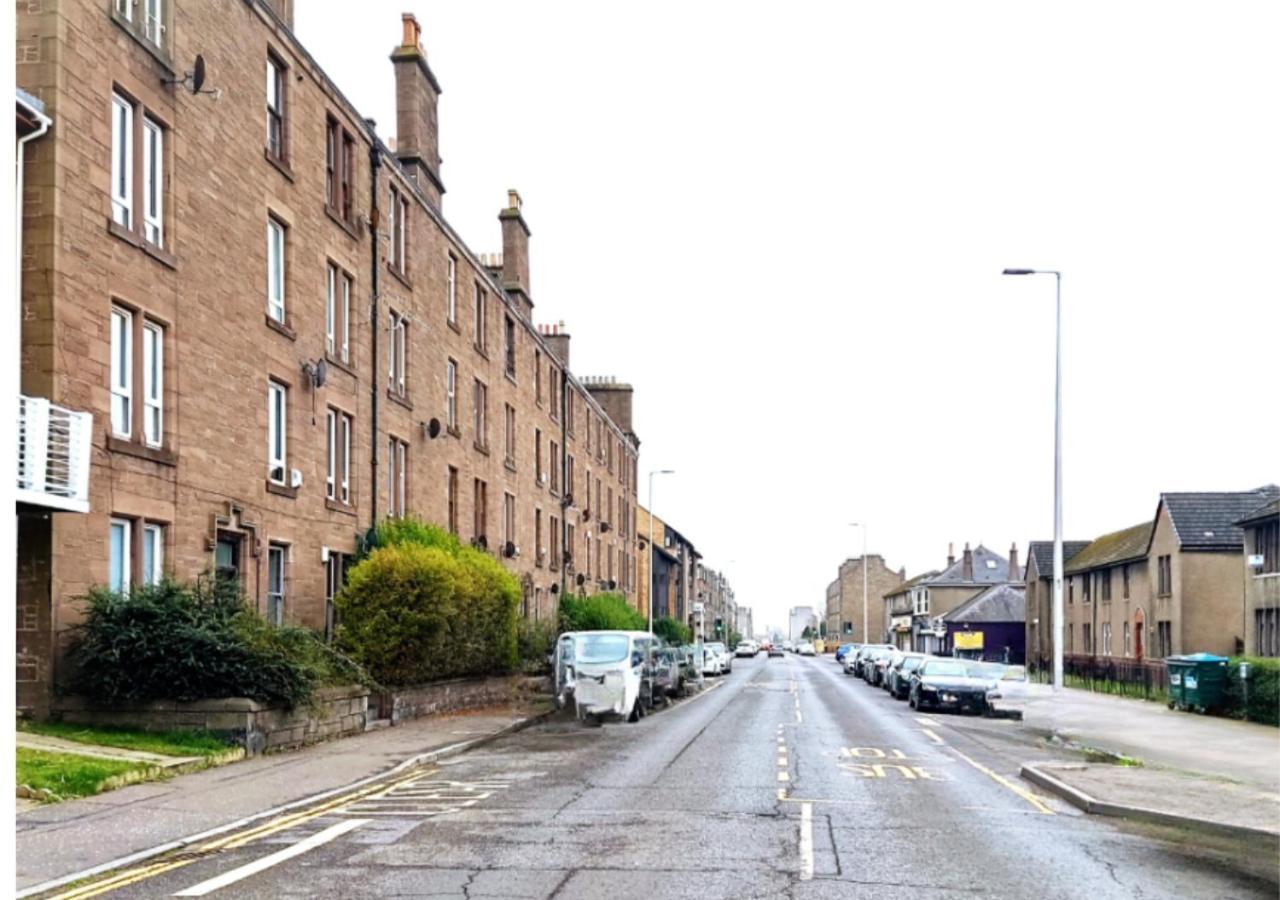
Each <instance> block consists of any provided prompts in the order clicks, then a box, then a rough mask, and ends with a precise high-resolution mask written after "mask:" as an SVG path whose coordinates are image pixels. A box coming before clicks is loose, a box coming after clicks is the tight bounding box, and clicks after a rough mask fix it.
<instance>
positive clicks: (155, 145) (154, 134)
mask: <svg viewBox="0 0 1280 900" xmlns="http://www.w3.org/2000/svg"><path fill="white" fill-rule="evenodd" d="M142 230H143V235H144V236H145V237H146V239H147V240H148V241H150V242H151V243H152V244H154V245H155V246H157V247H163V246H164V126H162V125H161V124H160V123H159V122H157V121H155V120H154V119H152V118H151V117H150V116H144V117H143V119H142Z"/></svg>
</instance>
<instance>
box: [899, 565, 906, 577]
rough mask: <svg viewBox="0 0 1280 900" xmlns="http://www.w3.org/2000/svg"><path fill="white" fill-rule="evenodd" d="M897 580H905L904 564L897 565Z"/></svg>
mask: <svg viewBox="0 0 1280 900" xmlns="http://www.w3.org/2000/svg"><path fill="white" fill-rule="evenodd" d="M898 580H899V581H906V580H907V567H906V566H901V567H899V569H898Z"/></svg>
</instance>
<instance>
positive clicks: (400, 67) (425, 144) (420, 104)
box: [391, 13, 444, 209]
mask: <svg viewBox="0 0 1280 900" xmlns="http://www.w3.org/2000/svg"><path fill="white" fill-rule="evenodd" d="M400 18H401V21H402V22H403V24H404V34H403V36H402V37H401V39H400V46H399V47H397V48H396V49H395V50H393V51H392V52H391V63H392V65H393V66H394V67H395V72H396V150H395V153H396V159H398V160H399V161H400V165H401V167H402V168H403V169H404V171H405V172H406V173H407V174H408V175H409V177H410V178H412V179H413V180H414V181H415V182H417V185H418V187H420V188H421V189H422V191H423V193H425V194H426V195H427V197H428V199H430V201H431V203H432V204H433V205H434V206H435V207H436V208H437V209H439V208H440V198H441V196H442V195H443V194H444V183H443V182H441V181H440V126H439V123H438V121H437V119H436V104H437V103H438V101H439V99H440V82H438V81H436V76H435V75H433V74H432V73H431V67H430V66H428V65H427V54H426V51H425V50H423V49H422V27H421V26H420V25H419V24H418V20H417V18H416V17H415V16H414V15H413V13H405V14H404V15H402V16H401V17H400Z"/></svg>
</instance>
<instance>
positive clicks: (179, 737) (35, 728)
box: [18, 722, 231, 756]
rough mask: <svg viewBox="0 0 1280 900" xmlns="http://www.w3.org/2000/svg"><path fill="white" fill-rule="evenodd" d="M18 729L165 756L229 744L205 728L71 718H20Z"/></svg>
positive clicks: (204, 752)
mask: <svg viewBox="0 0 1280 900" xmlns="http://www.w3.org/2000/svg"><path fill="white" fill-rule="evenodd" d="M18 730H19V731H25V732H27V733H29V734H42V735H47V736H48V737H56V738H62V739H63V740H64V741H75V742H76V743H78V744H96V745H98V746H100V747H120V748H122V749H125V750H141V751H143V752H146V753H162V754H164V755H165V756H216V755H218V754H221V753H225V752H226V751H227V750H228V749H229V748H230V747H231V745H230V744H229V743H227V741H225V740H223V739H222V738H221V737H219V736H218V735H216V734H211V733H210V732H207V731H140V730H137V729H133V728H96V727H92V726H88V725H74V724H72V723H70V722H19V723H18Z"/></svg>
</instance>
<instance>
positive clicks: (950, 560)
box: [947, 544, 956, 569]
mask: <svg viewBox="0 0 1280 900" xmlns="http://www.w3.org/2000/svg"><path fill="white" fill-rule="evenodd" d="M955 564H956V545H955V544H947V568H948V569H949V568H951V567H952V566H954V565H955Z"/></svg>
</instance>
